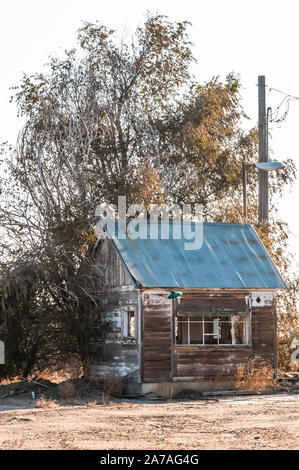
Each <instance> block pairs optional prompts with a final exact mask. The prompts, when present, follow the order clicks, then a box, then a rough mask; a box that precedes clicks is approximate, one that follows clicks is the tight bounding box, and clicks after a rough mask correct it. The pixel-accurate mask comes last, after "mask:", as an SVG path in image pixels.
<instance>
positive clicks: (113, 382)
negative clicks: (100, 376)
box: [103, 374, 124, 398]
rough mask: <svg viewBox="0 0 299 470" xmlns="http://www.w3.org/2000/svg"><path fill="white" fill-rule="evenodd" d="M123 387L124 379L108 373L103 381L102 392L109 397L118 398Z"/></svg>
mask: <svg viewBox="0 0 299 470" xmlns="http://www.w3.org/2000/svg"><path fill="white" fill-rule="evenodd" d="M123 389H124V380H123V378H122V377H118V376H116V375H113V374H111V375H109V376H107V377H106V378H105V380H104V382H103V391H104V394H105V395H106V396H107V397H108V398H109V397H115V398H119V397H120V396H121V394H122V391H123Z"/></svg>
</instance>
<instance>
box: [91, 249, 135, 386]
mask: <svg viewBox="0 0 299 470" xmlns="http://www.w3.org/2000/svg"><path fill="white" fill-rule="evenodd" d="M98 263H101V264H102V265H103V266H105V267H106V276H105V278H104V279H103V285H102V286H100V287H101V288H102V289H103V292H104V302H103V307H102V311H101V315H100V318H98V319H94V321H93V322H91V323H90V330H91V335H90V347H91V349H92V352H93V364H92V367H91V369H92V375H93V376H99V377H105V376H109V375H116V376H122V377H123V376H127V375H133V376H134V377H135V378H136V379H137V380H138V373H139V369H140V364H139V357H140V349H141V346H140V340H139V337H138V335H137V337H136V342H133V343H132V342H130V341H128V340H127V339H126V338H124V336H123V316H124V312H125V310H126V309H127V308H130V309H131V308H132V309H134V310H135V311H136V323H137V324H136V331H137V332H138V323H139V321H140V318H139V315H138V313H139V295H140V292H139V289H137V288H136V286H135V285H134V282H133V281H132V279H131V278H130V276H129V275H128V273H127V271H126V269H125V267H124V264H123V262H122V260H121V258H120V256H119V255H118V253H117V251H116V250H115V248H114V247H113V244H112V243H111V241H109V240H105V241H104V242H103V245H102V248H101V252H100V254H99V257H98ZM92 331H94V334H92Z"/></svg>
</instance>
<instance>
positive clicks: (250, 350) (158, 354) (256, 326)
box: [142, 289, 275, 382]
mask: <svg viewBox="0 0 299 470" xmlns="http://www.w3.org/2000/svg"><path fill="white" fill-rule="evenodd" d="M193 299H194V300H193V302H196V296H193ZM219 301H220V302H221V300H220V299H219ZM189 303H190V302H189ZM189 303H188V302H187V304H188V306H189V307H191V305H189ZM142 308H143V380H144V382H162V381H169V380H172V376H176V377H182V378H183V377H194V378H195V377H198V378H204V377H214V378H215V379H217V376H219V379H220V378H221V377H223V376H227V377H229V376H231V375H233V374H235V373H236V372H237V368H238V366H239V365H240V364H242V365H245V366H246V365H247V364H248V362H249V361H250V359H251V358H254V357H255V358H257V359H259V360H261V361H270V362H271V364H272V365H274V357H275V354H274V351H275V315H274V307H273V305H267V306H263V307H254V308H252V314H251V340H250V344H249V345H248V346H175V345H174V338H173V323H174V318H172V316H173V314H172V308H171V303H170V301H169V300H168V299H167V292H166V291H163V290H161V291H159V292H158V291H157V290H156V289H147V290H144V291H143V292H142ZM172 351H173V356H172Z"/></svg>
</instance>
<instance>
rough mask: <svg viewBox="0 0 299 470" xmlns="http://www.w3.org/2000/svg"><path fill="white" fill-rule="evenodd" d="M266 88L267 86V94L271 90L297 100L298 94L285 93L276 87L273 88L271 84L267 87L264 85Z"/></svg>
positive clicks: (298, 98)
mask: <svg viewBox="0 0 299 470" xmlns="http://www.w3.org/2000/svg"><path fill="white" fill-rule="evenodd" d="M266 87H267V88H269V92H268V95H269V94H270V92H271V90H274V91H277V92H278V93H281V94H282V95H285V96H286V97H289V98H293V99H294V100H299V97H298V96H294V95H290V93H285V92H284V91H281V90H278V89H277V88H274V87H273V86H271V87H269V86H268V85H266Z"/></svg>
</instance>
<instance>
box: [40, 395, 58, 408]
mask: <svg viewBox="0 0 299 470" xmlns="http://www.w3.org/2000/svg"><path fill="white" fill-rule="evenodd" d="M57 406H58V405H57V403H56V402H55V401H54V400H52V399H51V398H45V397H44V395H42V396H41V397H40V398H39V399H38V400H37V402H36V404H35V408H56V407H57Z"/></svg>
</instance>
